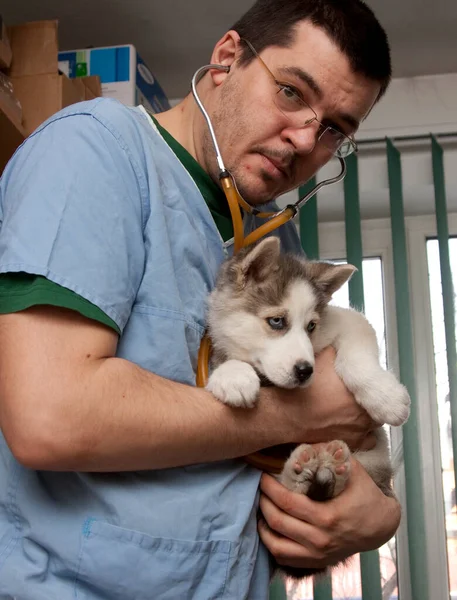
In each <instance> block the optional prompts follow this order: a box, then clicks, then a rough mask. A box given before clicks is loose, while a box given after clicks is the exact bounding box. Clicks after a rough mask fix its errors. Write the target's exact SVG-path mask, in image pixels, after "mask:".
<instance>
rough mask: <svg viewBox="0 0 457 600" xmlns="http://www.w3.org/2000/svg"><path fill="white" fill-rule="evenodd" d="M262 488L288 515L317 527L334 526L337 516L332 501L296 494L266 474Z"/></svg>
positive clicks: (329, 527)
mask: <svg viewBox="0 0 457 600" xmlns="http://www.w3.org/2000/svg"><path fill="white" fill-rule="evenodd" d="M260 489H261V490H262V492H263V493H264V494H265V495H266V496H268V498H269V499H270V500H271V501H272V502H273V504H276V506H277V507H279V508H280V509H281V510H282V511H284V512H285V513H287V514H288V515H290V516H292V517H295V518H296V519H299V520H300V521H303V522H305V523H309V524H310V525H314V526H316V527H320V528H325V529H331V528H332V527H333V524H334V520H335V518H334V516H333V512H334V511H333V508H332V506H331V504H330V503H322V502H315V501H314V500H311V499H310V498H308V497H307V496H304V495H302V494H295V493H294V492H291V491H290V490H288V489H287V488H285V487H284V486H283V485H281V484H280V483H279V482H278V481H276V479H274V478H273V477H271V476H270V475H266V474H264V475H262V479H261V480H260Z"/></svg>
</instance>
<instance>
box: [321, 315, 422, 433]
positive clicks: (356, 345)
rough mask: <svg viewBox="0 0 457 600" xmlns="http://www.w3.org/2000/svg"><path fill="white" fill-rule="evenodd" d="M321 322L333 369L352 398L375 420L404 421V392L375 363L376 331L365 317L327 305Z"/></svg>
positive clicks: (406, 410)
mask: <svg viewBox="0 0 457 600" xmlns="http://www.w3.org/2000/svg"><path fill="white" fill-rule="evenodd" d="M323 321H324V323H323V324H322V325H323V329H324V330H325V331H326V333H327V335H329V334H330V333H331V337H332V341H331V344H332V345H333V346H334V347H335V350H336V353H337V354H336V359H335V370H336V372H337V373H338V375H339V376H340V377H341V379H342V380H343V382H344V383H345V385H346V387H347V388H348V389H349V391H351V392H352V393H353V394H354V396H355V399H356V401H357V402H358V403H359V404H360V406H362V407H363V408H364V409H365V410H366V411H367V412H368V414H369V415H370V416H371V418H372V419H373V420H375V421H376V422H378V423H388V424H389V425H401V424H402V423H404V422H405V421H406V420H407V418H408V416H409V410H410V402H411V400H410V397H409V394H408V391H407V389H406V388H405V386H403V385H402V384H401V383H400V382H399V381H398V380H397V378H396V377H395V375H394V374H393V373H391V372H390V371H385V370H384V369H383V368H382V367H381V365H380V364H379V348H378V343H377V340H376V333H375V331H374V329H373V327H372V326H371V325H370V324H369V323H368V321H367V320H366V318H365V317H364V316H363V315H362V314H361V313H359V312H357V311H355V310H352V309H344V308H339V307H334V306H328V307H327V308H326V311H325V316H324V319H323Z"/></svg>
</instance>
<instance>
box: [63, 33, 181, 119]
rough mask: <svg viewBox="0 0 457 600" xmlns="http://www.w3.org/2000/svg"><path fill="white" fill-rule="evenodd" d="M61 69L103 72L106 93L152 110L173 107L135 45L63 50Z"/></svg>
mask: <svg viewBox="0 0 457 600" xmlns="http://www.w3.org/2000/svg"><path fill="white" fill-rule="evenodd" d="M59 69H60V70H61V71H62V72H63V73H65V74H66V75H67V76H68V77H70V78H71V79H72V78H78V77H81V76H86V75H99V77H100V80H101V84H102V95H103V96H105V97H108V98H116V99H117V100H119V101H120V102H122V103H123V104H126V105H127V106H137V105H138V104H142V105H143V106H144V107H145V108H147V109H149V110H150V111H151V112H154V113H155V112H161V111H164V110H167V109H169V108H170V104H169V102H168V98H167V96H166V95H165V92H164V91H163V90H162V88H161V87H160V85H159V83H158V81H157V80H156V79H155V77H154V76H153V74H152V73H151V71H150V70H149V68H148V67H147V66H146V64H145V63H144V61H143V60H142V58H141V56H139V54H138V52H137V51H136V48H135V47H134V46H132V45H125V46H111V47H106V48H91V49H88V50H71V51H68V52H59Z"/></svg>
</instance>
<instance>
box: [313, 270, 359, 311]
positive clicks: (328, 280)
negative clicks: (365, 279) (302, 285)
mask: <svg viewBox="0 0 457 600" xmlns="http://www.w3.org/2000/svg"><path fill="white" fill-rule="evenodd" d="M306 270H307V274H308V277H309V279H310V280H311V281H312V283H313V284H314V285H315V286H316V288H317V289H318V290H319V291H320V292H321V294H322V295H323V297H324V301H325V302H329V301H330V300H331V298H332V296H333V294H334V293H335V292H336V290H339V289H340V287H341V286H342V285H344V284H345V283H346V281H348V280H349V279H350V278H351V277H352V275H353V274H354V273H355V271H357V269H356V267H354V265H350V264H344V265H334V264H332V263H327V262H321V261H317V262H309V263H307V265H306Z"/></svg>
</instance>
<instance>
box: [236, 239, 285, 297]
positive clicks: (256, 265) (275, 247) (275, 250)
mask: <svg viewBox="0 0 457 600" xmlns="http://www.w3.org/2000/svg"><path fill="white" fill-rule="evenodd" d="M280 251H281V249H280V242H279V238H277V237H268V238H266V239H264V240H262V241H260V242H258V243H257V244H254V245H253V246H249V248H246V250H242V251H240V254H239V256H238V257H237V258H238V260H237V265H236V268H237V283H238V285H240V286H241V287H244V286H245V285H246V283H247V282H248V281H249V280H250V281H254V282H255V283H261V282H262V281H265V279H267V277H269V276H270V275H271V274H272V273H274V272H275V271H276V270H277V268H278V264H277V262H278V257H279V254H280Z"/></svg>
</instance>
